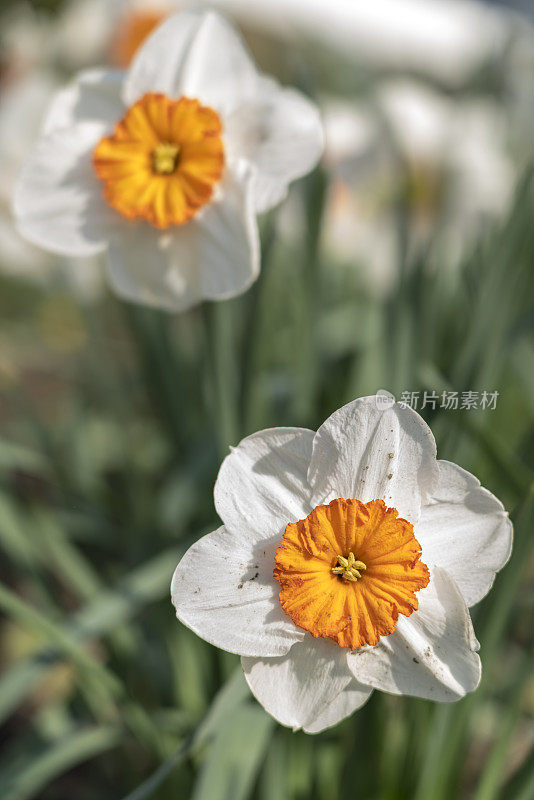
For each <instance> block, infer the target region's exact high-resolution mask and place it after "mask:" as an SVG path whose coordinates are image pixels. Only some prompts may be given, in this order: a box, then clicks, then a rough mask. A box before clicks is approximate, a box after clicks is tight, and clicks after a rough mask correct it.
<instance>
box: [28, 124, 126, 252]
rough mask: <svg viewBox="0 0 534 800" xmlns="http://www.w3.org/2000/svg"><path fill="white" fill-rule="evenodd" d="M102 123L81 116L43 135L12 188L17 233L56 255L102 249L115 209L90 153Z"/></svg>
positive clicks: (99, 135) (98, 138) (101, 128)
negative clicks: (79, 120)
mask: <svg viewBox="0 0 534 800" xmlns="http://www.w3.org/2000/svg"><path fill="white" fill-rule="evenodd" d="M102 135H103V126H102V125H101V124H99V123H94V122H91V123H90V122H83V123H79V124H77V125H74V126H72V127H71V128H64V129H62V130H57V131H54V132H53V133H51V134H50V135H48V136H45V137H43V138H42V139H41V140H40V141H39V142H38V143H37V145H36V146H35V147H34V149H33V151H32V152H31V153H30V155H29V157H28V160H27V161H26V163H25V165H24V167H23V169H22V171H21V174H20V176H19V179H18V181H17V186H16V188H15V196H14V212H15V217H16V220H17V226H18V229H19V231H20V233H21V234H22V235H23V236H24V237H25V238H26V239H28V240H29V241H30V242H32V243H33V244H37V245H39V246H40V247H43V248H45V250H51V251H52V252H54V253H59V254H60V255H72V256H91V255H95V254H96V253H100V252H102V251H103V250H104V249H105V247H106V243H107V238H108V235H109V231H110V229H111V228H112V227H113V225H114V224H116V221H115V214H114V212H112V210H111V209H110V208H109V207H108V206H107V204H106V203H105V201H104V199H103V197H102V185H101V182H100V181H99V180H98V178H97V177H96V175H95V173H94V170H93V165H92V153H93V150H94V148H95V146H96V145H97V144H98V141H99V140H100V138H101V136H102Z"/></svg>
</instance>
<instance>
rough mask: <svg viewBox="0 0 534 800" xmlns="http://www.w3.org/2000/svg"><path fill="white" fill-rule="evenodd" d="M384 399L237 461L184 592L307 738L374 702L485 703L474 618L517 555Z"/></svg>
mask: <svg viewBox="0 0 534 800" xmlns="http://www.w3.org/2000/svg"><path fill="white" fill-rule="evenodd" d="M379 399H380V398H377V397H364V398H361V399H359V400H356V401H354V402H352V403H349V404H348V405H346V406H344V407H343V408H341V409H340V410H338V411H336V412H335V413H334V414H332V416H331V417H330V418H329V419H327V420H326V422H325V423H324V424H323V425H322V426H321V427H320V428H319V430H318V431H317V432H316V433H314V432H313V431H310V430H306V429H302V428H273V429H271V430H265V431H261V432H259V433H256V434H254V435H252V436H249V437H247V438H246V439H244V440H243V441H242V442H241V443H240V444H239V445H238V446H237V447H236V448H233V449H232V453H231V454H230V455H229V456H228V457H227V458H226V459H225V461H224V462H223V465H222V467H221V470H220V472H219V476H218V479H217V482H216V485H215V506H216V508H217V512H218V514H219V516H220V517H221V519H222V521H223V526H222V527H221V528H219V529H218V530H216V531H215V532H213V533H210V534H208V535H207V536H204V537H203V538H202V539H200V540H199V541H198V542H196V543H195V544H194V545H193V546H192V547H190V549H189V550H188V551H187V553H186V554H185V556H184V557H183V559H182V560H181V562H180V563H179V565H178V567H177V568H176V571H175V574H174V577H173V581H172V588H171V592H172V600H173V603H174V605H175V607H176V613H177V616H178V618H179V619H180V620H181V621H182V622H183V623H184V624H185V625H187V626H188V627H189V628H191V629H192V630H193V631H195V633H197V634H198V635H200V636H202V637H203V638H204V639H206V640H207V641H208V642H211V643H212V644H215V645H217V646H218V647H221V648H223V649H225V650H228V651H230V652H233V653H238V654H240V655H241V656H242V665H243V670H244V672H245V676H246V679H247V681H248V683H249V686H250V688H251V690H252V692H253V693H254V694H255V696H256V697H257V699H258V700H259V701H260V703H262V705H263V706H264V707H265V708H266V710H267V711H268V712H269V713H270V714H272V715H273V716H274V717H275V718H276V719H277V720H278V721H279V722H281V723H282V724H283V725H287V726H290V727H293V728H295V729H297V728H304V730H305V731H307V732H309V733H316V732H318V731H320V730H323V729H324V728H327V727H330V726H332V725H334V724H336V723H337V722H339V721H340V720H341V719H343V718H344V717H346V716H348V715H349V714H351V713H352V712H353V711H354V710H355V709H357V708H359V707H360V706H361V705H362V704H363V703H364V702H365V701H366V700H367V698H368V697H369V695H370V694H371V692H372V690H373V689H381V690H383V691H385V692H390V693H392V694H408V695H414V696H417V697H424V698H428V699H432V700H437V701H442V702H449V701H454V700H458V699H460V698H461V697H463V696H464V695H465V694H466V693H467V692H470V691H473V690H474V689H476V687H477V685H478V682H479V680H480V672H481V665H480V659H479V656H478V654H477V650H478V642H477V640H476V638H475V635H474V631H473V626H472V623H471V618H470V615H469V611H468V607H469V606H472V605H474V604H475V603H477V602H478V601H479V600H481V599H482V598H483V597H484V596H485V595H486V594H487V592H488V591H489V589H490V588H491V585H492V583H493V579H494V577H495V573H496V572H497V571H498V570H499V569H501V567H503V566H504V564H505V563H506V561H507V559H508V557H509V555H510V549H511V543H512V526H511V523H510V521H509V519H508V516H507V514H506V512H505V510H504V509H503V506H502V504H501V503H500V502H499V501H498V500H497V499H496V498H495V497H494V496H493V495H492V494H490V493H489V492H488V491H486V489H483V488H482V487H481V486H480V483H479V482H478V480H477V479H476V478H475V477H473V476H472V475H470V474H469V473H468V472H466V471H465V470H463V469H461V468H460V467H458V466H456V465H455V464H452V463H450V462H448V461H438V460H437V459H436V445H435V441H434V438H433V436H432V433H431V431H430V429H429V428H428V426H427V425H426V423H425V422H424V421H423V420H422V418H421V417H420V416H419V415H418V414H417V413H416V412H415V411H413V410H412V409H410V408H408V407H406V406H404V405H402V404H398V403H394V400H393V399H392V401H391V403H390V404H387V405H386V407H384V404H383V403H381V402H379Z"/></svg>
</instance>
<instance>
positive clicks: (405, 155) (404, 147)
mask: <svg viewBox="0 0 534 800" xmlns="http://www.w3.org/2000/svg"><path fill="white" fill-rule="evenodd" d="M324 124H325V134H326V145H325V162H326V163H327V165H330V168H331V173H332V174H333V181H332V185H331V189H330V194H329V198H328V202H327V208H326V215H325V228H324V237H325V244H326V247H327V248H328V249H329V250H330V251H331V252H333V253H334V254H335V255H336V256H337V257H339V258H342V259H343V260H347V261H348V260H351V261H356V262H357V263H358V264H362V265H363V269H364V270H365V271H366V274H367V278H368V282H369V284H370V287H371V288H373V289H374V290H376V291H377V292H378V293H382V292H383V291H387V290H388V289H390V288H391V286H392V285H393V282H394V279H395V275H396V273H397V267H396V261H397V257H398V255H397V246H398V245H397V244H396V240H397V239H396V237H397V234H396V225H397V224H398V222H397V219H396V211H395V208H396V204H397V201H398V200H399V198H401V199H402V200H403V202H404V203H405V205H406V208H407V210H408V212H409V219H410V222H411V234H412V239H413V241H414V243H415V244H416V245H420V244H425V245H426V244H427V243H428V242H429V241H430V240H431V238H432V237H433V236H435V235H437V238H436V241H435V248H436V254H437V255H439V259H438V260H439V263H441V264H443V263H445V265H447V266H450V265H454V264H456V263H457V262H458V260H459V258H460V257H461V256H462V255H463V253H464V252H465V250H466V249H468V248H469V246H471V245H472V244H473V243H474V242H475V241H476V239H477V237H478V236H479V235H480V234H481V232H482V231H483V230H484V227H485V226H486V225H487V224H488V223H489V222H494V221H495V220H498V219H499V218H500V217H501V216H502V215H503V214H505V213H506V211H507V209H508V208H509V205H510V201H511V198H512V194H513V188H514V185H515V182H516V180H517V166H516V165H515V164H514V161H513V159H512V157H511V155H510V153H509V150H508V139H509V128H508V125H507V120H506V114H505V110H504V109H503V108H500V107H499V106H498V105H497V104H496V103H494V102H492V101H490V100H461V99H456V100H455V99H450V98H448V97H446V96H445V95H443V94H441V93H439V92H437V91H435V90H432V89H430V88H429V87H426V86H424V85H422V84H420V83H417V82H414V81H405V80H396V81H383V82H382V83H380V84H379V85H378V86H377V88H376V91H375V94H374V95H373V104H372V106H370V105H364V104H363V103H362V104H360V105H359V106H356V105H355V104H352V105H351V104H349V103H345V106H344V110H343V111H340V109H339V103H337V104H335V105H333V106H332V104H330V103H327V104H326V106H325V112H324ZM351 143H352V148H351Z"/></svg>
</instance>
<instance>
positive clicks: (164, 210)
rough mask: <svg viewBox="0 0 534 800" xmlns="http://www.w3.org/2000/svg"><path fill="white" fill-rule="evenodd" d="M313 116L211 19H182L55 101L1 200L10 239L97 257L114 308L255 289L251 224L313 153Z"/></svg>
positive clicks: (191, 15) (174, 303)
mask: <svg viewBox="0 0 534 800" xmlns="http://www.w3.org/2000/svg"><path fill="white" fill-rule="evenodd" d="M322 143H323V139H322V127H321V123H320V118H319V114H318V111H317V109H316V107H315V106H314V105H313V104H312V103H311V102H310V101H308V100H307V99H306V98H305V97H303V96H302V95H301V94H300V93H298V92H297V91H295V90H293V89H283V88H281V87H280V86H279V85H278V84H277V83H276V82H275V81H274V80H272V79H271V78H268V77H266V76H264V75H261V74H260V73H258V71H257V70H256V68H255V66H254V64H253V62H252V61H251V58H250V56H249V54H248V52H247V51H246V49H245V47H244V45H243V43H242V41H241V39H240V37H239V35H238V34H237V33H236V31H235V30H234V29H233V28H232V26H231V25H230V24H229V23H227V22H226V21H225V20H224V19H223V18H222V17H220V16H219V15H217V14H215V13H212V12H206V13H202V14H201V13H196V12H183V13H179V14H176V15H174V16H173V17H170V18H169V19H168V20H167V21H166V22H164V23H163V25H161V26H160V27H159V28H158V29H157V30H156V31H155V32H154V33H153V34H152V35H151V36H150V37H149V38H148V39H147V40H146V42H145V43H144V44H143V46H142V47H141V48H140V50H139V51H138V53H137V55H136V57H135V58H134V60H133V62H132V64H131V66H130V68H129V70H128V71H126V72H121V71H105V70H92V71H88V72H84V73H81V75H80V76H79V78H78V80H77V81H76V82H75V84H74V85H73V86H71V87H69V88H67V89H65V90H64V91H62V92H60V93H59V94H58V95H57V97H56V99H55V100H54V101H53V103H52V105H51V108H50V110H49V113H48V115H47V118H46V120H45V123H44V132H43V136H42V138H41V139H40V141H38V143H37V145H36V146H35V148H34V150H33V151H32V152H30V153H29V154H28V157H27V161H26V163H25V166H24V167H23V169H22V172H21V175H20V179H19V182H18V186H17V189H16V192H15V202H14V206H15V215H16V218H17V222H18V227H19V230H20V232H21V233H22V234H23V235H24V236H25V237H26V238H27V239H28V240H30V241H31V242H33V243H34V244H37V245H40V246H41V247H43V248H45V249H48V250H51V251H53V252H56V253H60V254H63V255H70V256H91V255H95V254H97V253H101V252H104V251H105V252H107V260H108V267H109V277H110V280H111V283H112V285H113V287H114V288H115V290H116V291H117V293H118V294H119V295H121V296H122V297H124V298H126V299H129V300H133V301H137V302H142V303H146V304H149V305H154V306H159V307H162V308H166V309H169V310H183V309H185V308H187V307H189V306H191V305H193V304H195V303H197V302H199V301H200V300H202V299H210V300H221V299H224V298H228V297H232V296H234V295H237V294H240V293H241V292H243V291H244V290H245V289H246V288H247V287H248V286H249V285H250V284H251V283H252V282H253V281H254V280H255V278H256V277H257V276H258V272H259V268H260V263H259V246H258V231H257V224H256V215H257V214H258V213H260V212H263V211H266V210H267V209H269V208H271V207H272V206H274V205H275V204H277V203H278V202H280V200H282V198H283V197H284V195H285V193H286V191H287V187H288V184H289V182H290V181H292V180H293V179H294V178H297V177H299V176H301V175H303V174H305V173H306V172H308V171H309V170H310V169H311V168H312V167H313V166H314V165H315V163H316V162H317V160H318V158H319V157H320V154H321V151H322Z"/></svg>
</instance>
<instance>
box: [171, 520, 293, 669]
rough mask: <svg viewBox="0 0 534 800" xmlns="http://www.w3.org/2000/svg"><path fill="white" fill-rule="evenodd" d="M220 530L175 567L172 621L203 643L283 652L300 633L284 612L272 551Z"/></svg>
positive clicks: (256, 652)
mask: <svg viewBox="0 0 534 800" xmlns="http://www.w3.org/2000/svg"><path fill="white" fill-rule="evenodd" d="M275 546H276V544H273V545H271V546H267V545H265V546H263V545H258V544H253V542H252V541H251V540H249V539H247V538H245V537H242V536H238V535H235V534H232V533H230V532H229V531H227V530H225V528H224V527H221V528H219V529H218V530H217V531H214V532H213V533H209V534H208V535H207V536H203V537H202V539H200V540H199V541H198V542H195V544H193V545H192V546H191V547H190V548H189V550H188V551H187V553H186V554H185V555H184V557H183V558H182V560H181V561H180V563H179V564H178V566H177V567H176V570H175V573H174V576H173V579H172V585H171V596H172V602H173V603H174V605H175V607H176V616H177V617H178V619H179V620H181V621H182V622H183V623H184V625H187V627H188V628H191V630H193V631H194V632H195V633H196V634H198V636H201V637H202V638H203V639H205V640H206V641H207V642H211V644H214V645H216V646H217V647H221V648H222V649H223V650H229V651H230V652H231V653H238V654H239V655H247V656H278V655H281V654H283V653H287V651H288V650H289V648H290V647H291V645H292V644H294V643H295V642H298V641H300V640H301V639H303V638H304V631H303V630H301V629H300V628H297V626H296V625H295V624H294V623H293V622H292V620H291V619H290V617H288V616H287V614H285V613H284V611H283V609H282V606H281V605H280V602H279V600H278V592H279V590H280V586H279V584H278V583H277V582H276V581H275V579H274V578H273V565H274V548H275Z"/></svg>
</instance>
